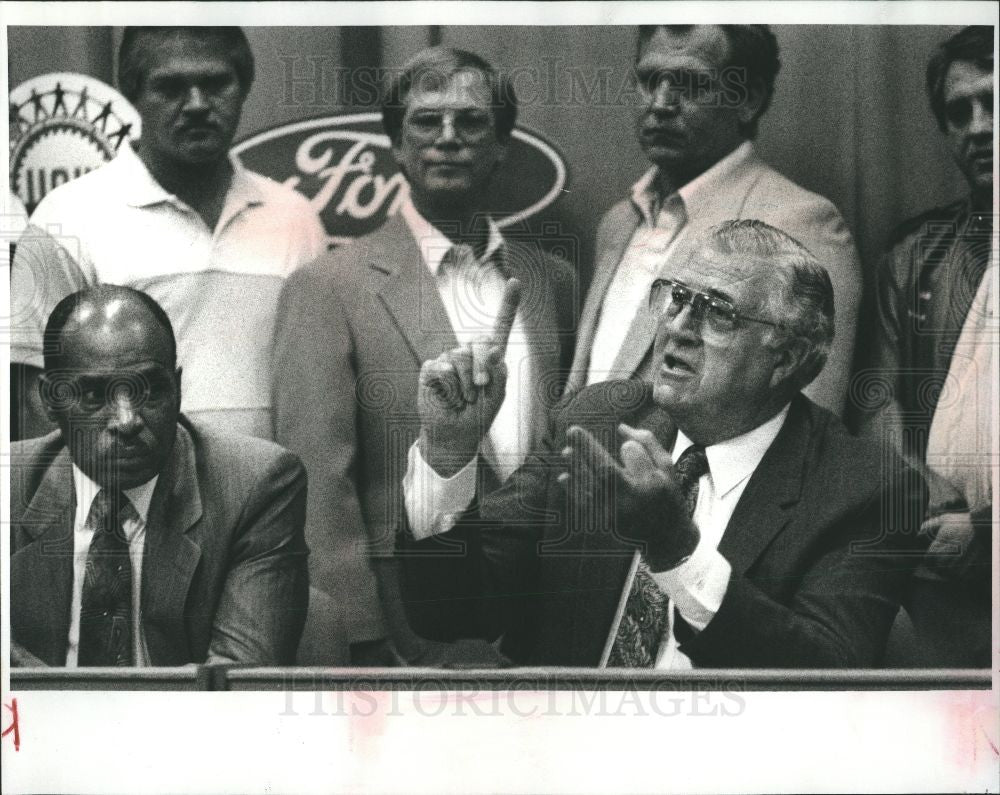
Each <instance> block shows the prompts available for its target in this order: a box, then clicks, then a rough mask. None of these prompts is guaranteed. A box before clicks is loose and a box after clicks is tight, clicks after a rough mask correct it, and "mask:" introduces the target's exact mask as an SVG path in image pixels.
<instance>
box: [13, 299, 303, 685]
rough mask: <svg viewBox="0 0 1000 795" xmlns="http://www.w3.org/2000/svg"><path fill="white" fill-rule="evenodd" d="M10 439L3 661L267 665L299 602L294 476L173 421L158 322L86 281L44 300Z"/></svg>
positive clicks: (247, 445) (296, 631)
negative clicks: (21, 410)
mask: <svg viewBox="0 0 1000 795" xmlns="http://www.w3.org/2000/svg"><path fill="white" fill-rule="evenodd" d="M44 342H45V350H44V365H45V367H44V372H43V374H42V377H41V379H40V381H39V395H40V398H41V401H42V405H43V406H44V407H45V411H46V413H47V414H48V416H49V418H50V419H51V420H52V421H53V422H54V423H55V424H56V425H57V426H58V430H57V431H55V432H53V433H51V434H49V435H48V436H44V437H41V438H38V439H30V440H27V441H25V442H21V443H16V444H13V445H12V446H11V467H12V475H11V531H10V532H11V561H10V572H11V586H10V600H11V601H10V605H11V638H12V653H11V657H12V660H11V662H12V665H25V664H31V665H50V666H67V667H77V666H149V665H153V666H174V665H184V664H187V663H205V662H208V663H217V662H218V663H223V662H225V663H247V664H255V665H285V664H290V663H292V662H293V661H294V657H295V651H296V647H297V645H298V642H299V638H300V636H301V634H302V626H303V621H304V618H305V612H306V607H307V602H308V573H307V567H306V556H307V554H308V552H307V548H306V544H305V539H304V534H303V524H304V521H305V504H306V475H305V471H304V469H303V467H302V464H301V463H300V462H299V460H298V459H297V458H296V457H295V456H294V455H292V454H291V453H289V452H288V451H286V450H284V449H282V448H280V447H278V446H277V445H274V444H271V443H270V442H264V441H261V440H257V439H253V438H251V437H249V436H236V435H232V436H229V435H226V436H222V435H217V434H215V433H211V432H209V431H207V430H205V429H203V428H202V427H200V426H199V425H198V424H197V423H194V422H191V421H189V420H188V419H187V418H185V417H184V416H183V415H181V413H180V405H181V370H180V368H178V367H177V350H176V342H175V339H174V332H173V329H172V328H171V325H170V321H169V319H168V318H167V315H166V313H165V312H164V311H163V309H162V308H161V307H160V306H159V304H157V303H156V302H155V301H154V300H153V299H152V298H150V297H149V296H148V295H146V294H145V293H142V292H140V291H138V290H134V289H132V288H128V287H118V286H110V285H101V286H98V287H94V288H90V289H87V290H82V291H80V292H77V293H73V294H72V295H69V296H67V297H66V298H64V299H63V300H62V301H60V302H59V303H58V304H57V305H56V307H55V308H54V310H53V311H52V313H51V315H50V316H49V318H48V322H47V324H46V328H45V336H44Z"/></svg>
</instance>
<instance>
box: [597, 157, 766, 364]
mask: <svg viewBox="0 0 1000 795" xmlns="http://www.w3.org/2000/svg"><path fill="white" fill-rule="evenodd" d="M752 152H753V145H752V144H751V143H750V142H749V141H745V142H743V143H742V144H740V145H739V146H738V147H736V148H735V149H734V150H733V151H732V152H730V153H729V154H728V155H726V156H725V157H724V158H722V160H720V161H719V162H718V163H716V164H715V165H714V166H712V167H711V168H709V169H708V170H706V171H705V172H703V173H702V174H700V175H698V176H697V177H695V178H694V179H693V180H691V181H690V182H689V183H687V184H686V185H684V186H683V187H681V188H680V189H679V190H677V191H675V192H674V193H672V194H671V195H670V196H668V197H667V198H666V199H665V200H664V201H663V203H662V206H659V207H658V206H657V205H659V197H658V196H657V194H656V191H655V188H654V181H655V179H656V174H657V170H656V167H655V166H654V167H653V168H651V169H650V170H649V171H647V172H646V173H645V174H643V176H642V177H641V178H640V179H639V181H638V182H636V183H635V185H634V186H633V187H632V201H633V202H634V203H635V206H636V209H638V211H639V214H640V215H641V216H642V220H641V221H640V222H639V225H638V226H637V227H636V230H635V232H634V233H633V234H632V239H631V240H630V241H629V244H628V246H627V247H626V248H625V253H624V254H623V255H622V260H621V262H619V263H618V268H617V270H616V271H615V275H614V277H612V280H611V284H610V285H608V291H607V293H606V294H605V296H604V301H603V303H602V304H601V315H600V320H599V321H598V323H597V330H596V331H595V332H594V342H593V345H592V347H591V353H590V363H589V365H588V369H587V383H588V384H593V383H597V382H598V381H606V380H607V378H608V373H609V372H611V371H612V369H613V366H614V363H615V359H617V358H618V352H619V351H620V350H621V347H622V343H623V342H624V341H625V337H626V336H627V335H628V332H629V329H630V328H631V326H632V319H633V318H634V317H635V316H636V314H637V313H638V312H639V311H641V309H642V307H643V306H644V305H645V304H646V301H647V300H648V298H649V288H650V286H651V285H652V284H653V280H654V279H656V278H658V277H659V276H660V275H662V274H663V271H664V266H665V265H667V264H668V263H669V262H670V256H671V254H672V253H673V252H674V251H675V250H676V248H677V246H678V244H679V242H680V241H681V240H683V239H684V237H685V233H686V231H687V221H688V218H693V217H696V216H697V215H698V213H699V212H700V211H701V208H702V207H704V206H705V205H707V204H710V203H711V202H712V201H713V198H714V195H715V193H716V191H717V189H718V188H719V186H721V185H724V184H725V183H726V181H727V180H728V179H729V176H730V174H732V172H733V170H734V169H735V168H736V167H737V166H739V165H740V164H741V163H743V161H745V160H746V159H747V158H748V157H750V155H751V154H752Z"/></svg>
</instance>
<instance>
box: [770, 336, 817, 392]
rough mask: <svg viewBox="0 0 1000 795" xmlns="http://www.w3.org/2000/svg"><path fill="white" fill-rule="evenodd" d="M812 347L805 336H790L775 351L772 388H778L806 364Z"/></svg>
mask: <svg viewBox="0 0 1000 795" xmlns="http://www.w3.org/2000/svg"><path fill="white" fill-rule="evenodd" d="M811 351H812V347H811V346H810V345H809V342H808V340H806V339H805V338H804V337H797V336H796V337H788V338H786V339H785V340H784V341H783V342H782V345H781V347H780V348H779V349H777V350H775V351H774V357H775V361H774V370H772V371H771V388H772V389H778V388H779V387H781V386H782V385H783V384H786V383H788V380H789V379H790V378H792V377H794V376H795V375H797V374H798V373H799V372H801V371H802V368H803V367H804V366H805V365H806V359H807V358H808V357H809V356H810V353H811Z"/></svg>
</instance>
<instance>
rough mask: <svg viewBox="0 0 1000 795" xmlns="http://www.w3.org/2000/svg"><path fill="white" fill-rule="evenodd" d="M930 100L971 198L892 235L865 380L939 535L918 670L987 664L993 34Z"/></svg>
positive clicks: (924, 572)
mask: <svg viewBox="0 0 1000 795" xmlns="http://www.w3.org/2000/svg"><path fill="white" fill-rule="evenodd" d="M927 93H928V97H929V99H930V105H931V110H932V111H933V113H934V117H935V119H936V121H937V124H938V127H939V128H940V130H941V132H942V133H944V134H945V136H946V137H947V140H948V146H949V148H950V149H951V154H952V157H953V158H954V160H955V163H956V164H957V165H958V167H959V169H960V170H961V172H962V174H963V175H964V176H965V180H966V182H967V183H968V185H969V195H968V197H966V198H964V199H960V200H958V201H955V202H952V203H951V204H948V205H945V206H944V207H937V208H935V209H933V210H929V211H928V212H926V213H923V214H922V215H919V216H917V217H916V218H913V219H910V220H909V221H906V222H905V223H903V224H902V225H901V226H900V227H899V228H898V229H897V230H896V231H895V233H894V234H893V236H892V239H891V247H890V250H889V252H888V254H887V256H886V260H885V262H884V263H883V265H882V268H881V271H880V273H879V294H878V301H879V304H878V308H879V328H878V337H877V346H876V349H875V351H876V354H875V359H874V362H873V366H872V370H870V371H869V372H868V373H866V374H862V376H860V377H862V378H865V379H868V378H870V377H871V378H874V379H877V381H879V382H881V383H880V388H879V389H878V391H877V392H878V394H879V395H886V394H888V396H889V397H890V401H889V403H888V404H887V405H886V406H884V407H881V409H880V410H877V411H875V410H873V411H872V412H871V413H872V415H873V416H872V417H871V418H870V419H871V421H872V425H873V427H874V428H876V429H878V430H880V431H882V432H883V433H884V434H886V436H885V437H884V438H886V440H887V441H890V442H891V443H893V444H895V445H896V446H898V447H899V448H900V449H902V450H903V452H904V453H905V454H906V455H907V456H909V457H910V458H911V460H913V461H916V462H919V464H921V465H922V464H924V463H926V466H927V477H928V481H929V484H930V489H931V504H930V506H929V508H928V517H927V520H926V523H925V527H924V529H925V532H926V533H927V534H928V536H930V537H932V538H933V539H934V540H933V542H932V544H931V548H930V555H929V556H928V559H927V562H926V564H927V565H925V566H924V567H923V568H922V569H920V570H919V571H918V576H917V578H916V579H915V581H914V588H913V593H912V595H911V601H910V603H909V605H908V608H909V612H910V614H911V615H912V617H913V621H914V623H915V624H916V626H917V630H918V632H919V634H920V643H919V656H920V662H922V663H924V664H928V665H944V666H953V667H965V666H987V665H989V663H990V659H991V644H990V623H991V611H990V592H991V585H990V581H991V566H990V558H991V554H990V547H991V544H990V538H991V534H990V528H991V524H992V516H993V497H992V467H991V464H990V462H991V460H992V453H991V450H992V438H993V434H992V431H991V417H992V413H993V410H994V408H995V406H996V391H995V389H996V371H995V368H994V365H993V359H992V349H993V346H995V345H996V319H995V303H994V301H993V300H992V299H990V298H989V297H988V295H987V293H988V292H989V291H990V289H991V284H990V282H991V278H990V275H989V264H990V261H991V260H990V257H991V252H992V251H993V249H994V247H995V246H996V240H995V238H994V228H993V222H994V221H993V219H994V215H993V214H994V213H995V208H994V207H993V145H994V140H995V132H994V127H993V28H991V27H989V26H973V27H967V28H964V29H963V30H961V31H959V32H958V33H956V34H955V35H954V36H952V37H951V38H950V39H948V40H947V41H945V42H943V43H942V44H941V45H940V46H939V47H938V48H937V49H936V51H935V52H934V54H933V56H932V57H931V59H930V62H929V63H928V66H927ZM993 267H995V263H994V266H993ZM977 343H978V344H977ZM863 391H864V390H859V393H861V392H863ZM939 398H940V400H939Z"/></svg>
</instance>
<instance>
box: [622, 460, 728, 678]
mask: <svg viewBox="0 0 1000 795" xmlns="http://www.w3.org/2000/svg"><path fill="white" fill-rule="evenodd" d="M674 470H675V471H676V472H677V477H678V480H679V482H680V487H681V491H682V492H683V494H684V501H685V504H686V506H687V512H688V516H692V515H693V514H694V508H695V505H697V503H698V480H699V478H701V476H702V475H704V474H705V473H706V472H708V458H707V457H706V455H705V448H704V447H701V446H699V445H692V446H691V447H689V448H688V449H687V450H685V451H684V452H683V454H682V455H681V457H680V458H679V459H678V460H677V463H676V464H675V465H674ZM669 604H670V599H669V597H668V596H667V595H666V594H665V593H663V591H661V590H660V588H659V586H658V585H657V584H656V582H655V581H654V580H653V575H652V574H651V573H650V571H649V566H648V565H646V561H645V559H643V558H641V557H640V558H639V566H638V568H637V569H636V572H635V578H634V579H633V580H632V588H631V590H630V591H629V594H628V600H627V601H626V602H625V612H624V613H623V614H622V620H621V623H620V624H619V625H618V632H617V634H616V635H615V642H614V644H613V645H612V647H611V655H610V656H609V657H608V665H609V666H610V667H614V668H651V667H652V666H653V665H655V664H656V655H657V652H658V651H659V649H660V642H661V641H662V640H663V633H664V632H665V631H666V629H667V623H668V618H669V614H668V612H667V608H668V607H669Z"/></svg>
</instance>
